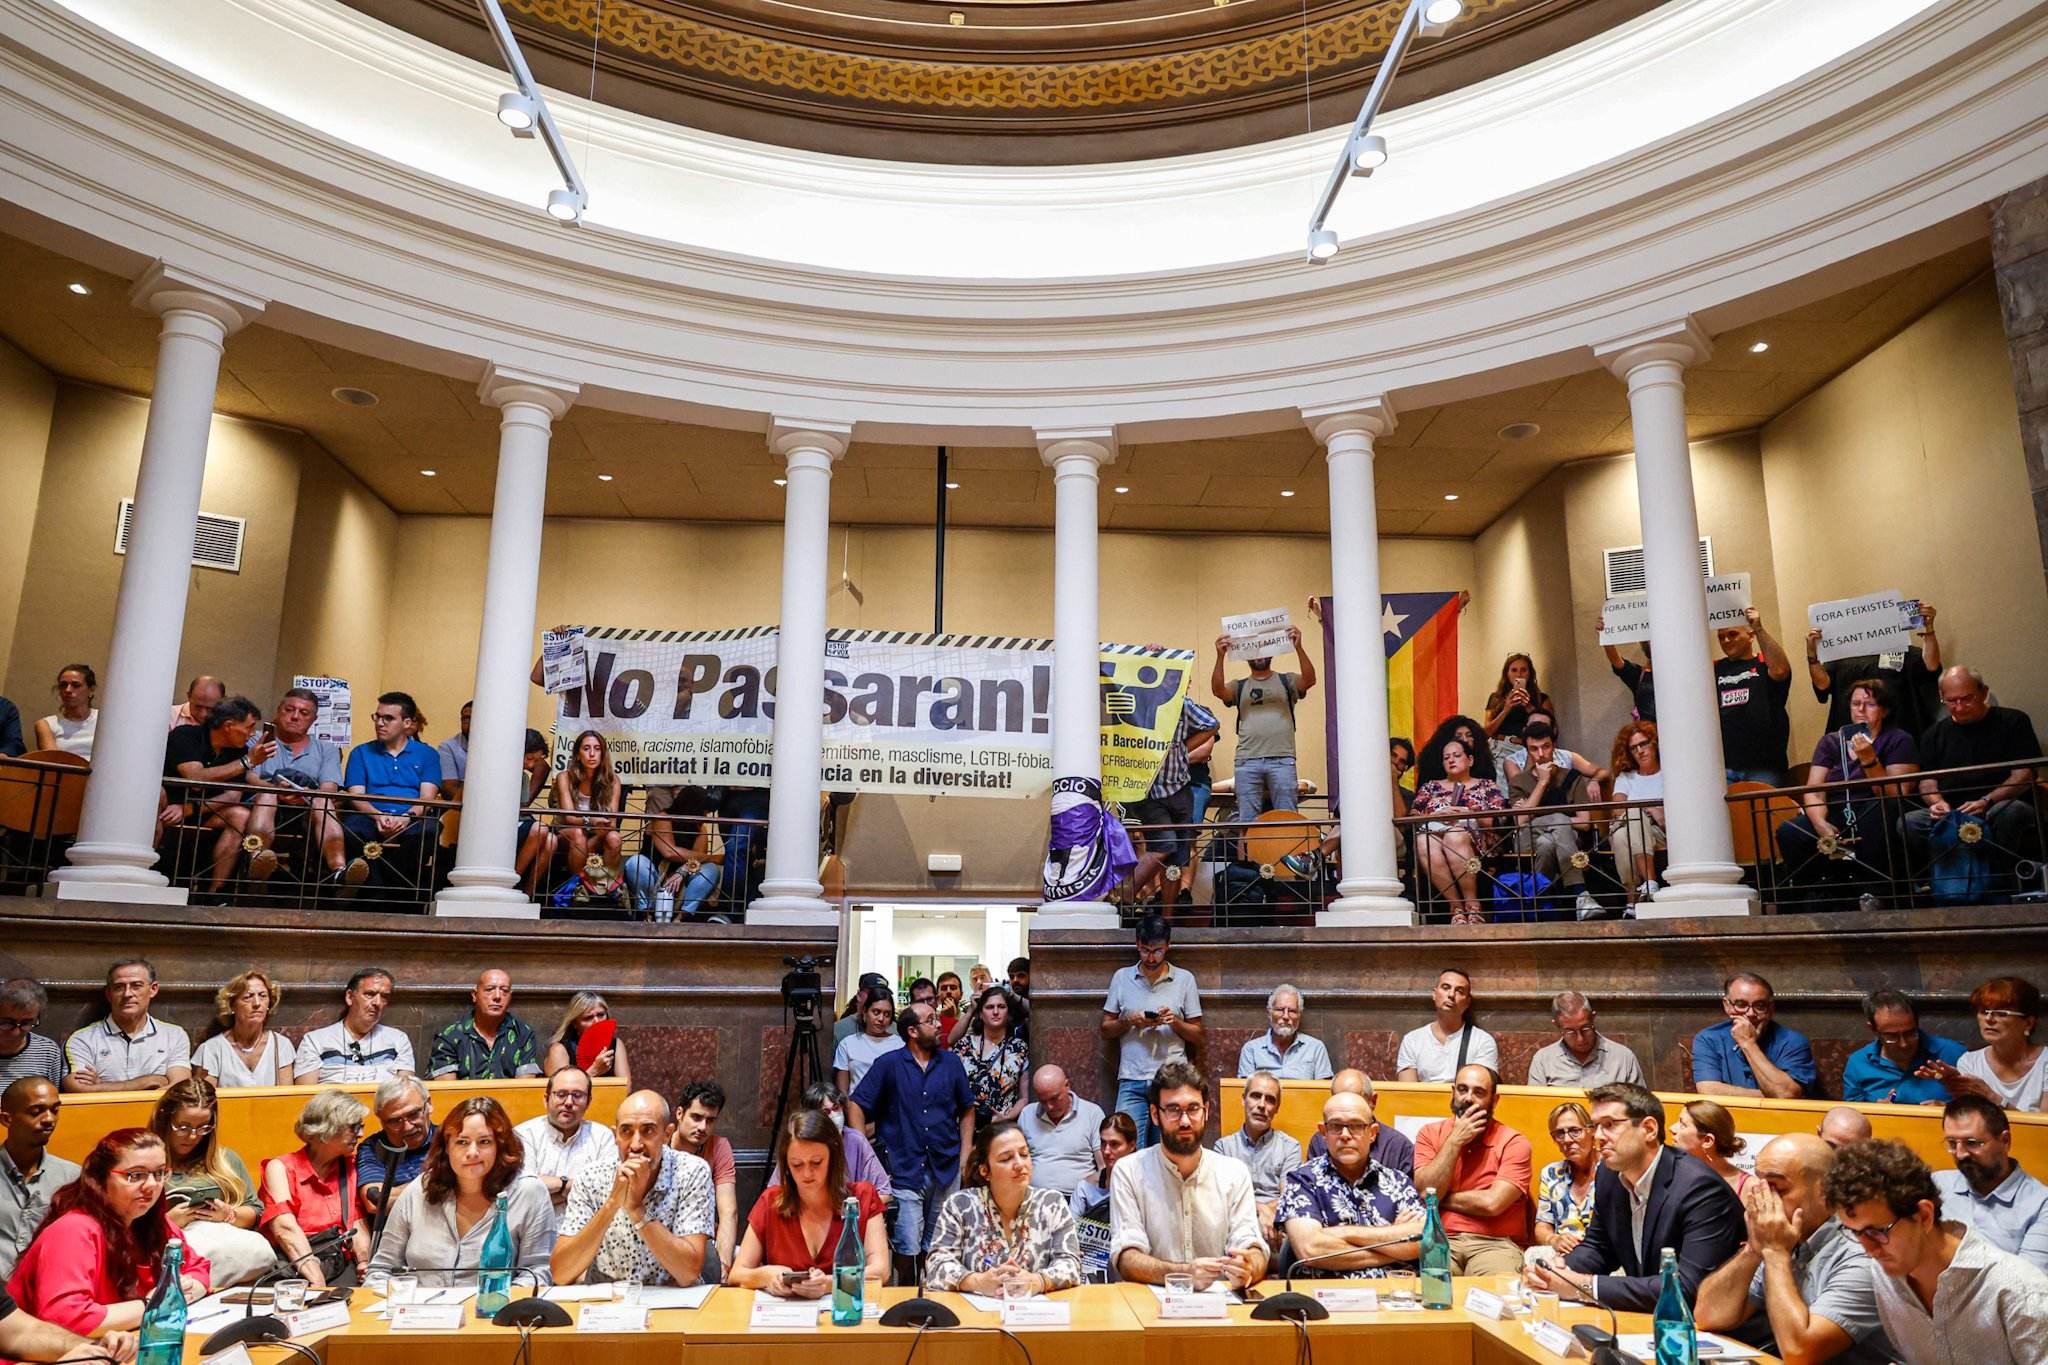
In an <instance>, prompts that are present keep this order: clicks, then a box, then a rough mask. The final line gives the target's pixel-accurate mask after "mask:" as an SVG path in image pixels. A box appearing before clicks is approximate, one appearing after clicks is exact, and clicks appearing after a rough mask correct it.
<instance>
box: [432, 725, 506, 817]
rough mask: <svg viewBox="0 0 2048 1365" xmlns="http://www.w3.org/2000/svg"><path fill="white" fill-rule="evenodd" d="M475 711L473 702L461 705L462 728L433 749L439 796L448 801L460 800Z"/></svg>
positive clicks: (467, 768) (466, 768) (467, 770)
mask: <svg viewBox="0 0 2048 1365" xmlns="http://www.w3.org/2000/svg"><path fill="white" fill-rule="evenodd" d="M475 711H476V703H475V702H474V701H466V702H464V703H462V728H461V729H460V730H457V731H456V732H455V733H454V734H452V735H450V736H448V738H446V739H444V740H442V741H441V742H440V743H439V744H438V745H436V746H435V748H434V757H435V758H436V759H437V760H439V762H440V764H441V795H442V797H444V798H445V799H447V800H449V801H460V800H461V799H462V779H463V777H464V775H465V774H467V773H468V772H469V722H470V719H471V717H472V716H473V715H474V714H475ZM519 804H520V805H522V806H523V805H525V804H526V803H525V802H524V801H522V802H520V803H519Z"/></svg>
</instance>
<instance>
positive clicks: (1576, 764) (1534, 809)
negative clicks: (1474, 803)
mask: <svg viewBox="0 0 2048 1365" xmlns="http://www.w3.org/2000/svg"><path fill="white" fill-rule="evenodd" d="M1523 744H1524V749H1525V753H1526V756H1527V758H1528V763H1527V765H1526V766H1522V767H1511V768H1510V770H1509V773H1508V804H1509V805H1510V806H1511V807H1512V808H1513V809H1514V810H1515V811H1516V812H1517V814H1516V823H1515V847H1516V849H1517V850H1518V851H1520V852H1521V853H1523V854H1526V855H1528V857H1529V859H1530V868H1531V870H1532V871H1534V872H1535V873H1536V874H1537V875H1538V876H1541V877H1544V878H1547V879H1548V880H1549V881H1550V882H1552V883H1554V884H1557V885H1561V886H1562V887H1563V888H1564V889H1565V891H1566V892H1568V893H1570V894H1572V895H1573V897H1574V905H1575V908H1576V910H1577V912H1578V915H1579V918H1580V919H1591V918H1593V917H1594V916H1595V915H1598V914H1599V913H1600V902H1599V901H1598V900H1597V899H1595V897H1594V895H1593V893H1592V892H1591V891H1588V890H1587V889H1586V873H1585V869H1583V868H1581V867H1579V866H1578V865H1577V863H1575V862H1574V861H1573V855H1574V854H1576V853H1577V852H1578V851H1579V848H1580V841H1581V839H1582V838H1583V837H1585V835H1586V834H1587V833H1588V832H1590V831H1591V829H1592V824H1593V817H1592V815H1591V814H1590V813H1589V812H1587V811H1586V810H1584V809H1583V808H1582V809H1579V810H1567V809H1564V808H1565V807H1570V806H1579V807H1583V806H1584V804H1585V803H1586V802H1588V801H1598V800H1599V799H1600V783H1599V782H1598V781H1597V775H1598V773H1599V769H1597V768H1595V767H1594V766H1593V765H1592V764H1591V763H1589V762H1587V761H1586V760H1585V759H1584V758H1582V757H1581V756H1579V755H1578V754H1570V753H1566V752H1565V751H1564V750H1562V749H1559V748H1558V747H1557V732H1556V731H1555V730H1552V729H1551V728H1550V725H1549V723H1548V722H1546V721H1537V722H1535V723H1533V724H1532V725H1530V726H1529V729H1528V732H1527V733H1526V734H1525V735H1524V736H1523ZM1581 768H1583V769H1584V771H1581Z"/></svg>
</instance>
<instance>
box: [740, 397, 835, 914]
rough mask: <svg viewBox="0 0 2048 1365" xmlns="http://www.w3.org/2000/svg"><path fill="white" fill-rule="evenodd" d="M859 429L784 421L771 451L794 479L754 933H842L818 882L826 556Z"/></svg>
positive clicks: (773, 432) (786, 499) (789, 488)
mask: <svg viewBox="0 0 2048 1365" xmlns="http://www.w3.org/2000/svg"><path fill="white" fill-rule="evenodd" d="M852 436H853V428H852V427H851V426H848V425H846V424H845V423H841V422H817V421H797V420H794V419H784V418H779V417H778V418H777V419H775V423H774V425H773V426H772V427H771V428H770V430H769V433H768V444H769V447H770V448H771V449H773V450H774V451H775V453H776V454H778V455H780V456H781V457H782V459H783V463H784V465H785V466H786V468H787V472H788V480H789V481H788V484H787V485H786V486H785V487H784V489H783V504H782V623H781V626H780V634H779V636H778V637H777V639H776V643H775V770H774V775H773V777H772V779H771V781H770V785H769V788H768V873H767V876H766V877H765V878H763V880H762V882H761V897H760V899H759V900H756V901H755V902H754V903H753V904H751V905H749V906H748V907H747V923H749V924H833V923H836V922H837V921H838V917H839V912H838V910H837V909H836V908H835V907H833V906H832V905H830V904H828V903H827V902H826V900H825V897H824V889H825V888H824V887H823V886H822V885H820V884H819V882H818V793H819V792H820V791H821V790H822V787H821V786H820V783H821V780H822V779H821V778H820V776H819V774H820V771H821V769H822V768H823V761H822V758H823V752H824V746H825V599H826V591H825V583H826V568H825V561H826V558H827V556H826V549H827V545H828V541H829V539H830V536H831V523H832V466H833V464H835V463H836V462H837V461H838V460H839V459H840V457H841V456H843V455H845V454H846V446H847V442H848V441H849V440H850V439H851V438H852Z"/></svg>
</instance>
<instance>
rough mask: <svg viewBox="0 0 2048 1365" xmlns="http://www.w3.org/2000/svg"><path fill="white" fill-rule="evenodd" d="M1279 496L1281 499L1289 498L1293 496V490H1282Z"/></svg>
mask: <svg viewBox="0 0 2048 1365" xmlns="http://www.w3.org/2000/svg"><path fill="white" fill-rule="evenodd" d="M1280 496H1281V497H1283V498H1291V497H1293V496H1294V490H1293V489H1292V488H1283V489H1281V490H1280Z"/></svg>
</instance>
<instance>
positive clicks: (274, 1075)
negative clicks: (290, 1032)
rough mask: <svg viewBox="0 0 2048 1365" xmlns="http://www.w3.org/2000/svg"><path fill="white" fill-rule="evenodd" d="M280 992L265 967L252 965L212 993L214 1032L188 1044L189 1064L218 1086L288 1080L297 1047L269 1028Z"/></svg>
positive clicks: (227, 1086)
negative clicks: (197, 1044)
mask: <svg viewBox="0 0 2048 1365" xmlns="http://www.w3.org/2000/svg"><path fill="white" fill-rule="evenodd" d="M283 1001H284V992H283V991H282V990H281V989H279V988H278V986H277V985H276V983H274V982H272V981H271V979H270V974H269V973H268V972H264V971H259V970H257V969H256V968H254V967H252V968H250V969H249V970H248V971H246V972H241V973H239V974H237V975H236V976H235V977H234V978H233V979H231V980H230V981H229V982H228V983H227V984H226V985H225V986H222V987H221V988H220V989H219V990H218V991H215V992H214V996H213V1020H214V1023H216V1024H218V1025H219V1026H220V1032H218V1033H216V1034H214V1035H213V1036H212V1037H211V1038H208V1039H207V1040H206V1041H205V1042H203V1043H201V1044H200V1045H199V1046H198V1047H196V1048H194V1049H192V1069H193V1070H195V1071H204V1072H205V1073H206V1074H207V1075H208V1076H211V1077H212V1078H213V1083H214V1084H215V1085H217V1086H220V1087H222V1088H223V1089H229V1090H233V1089H240V1088H243V1087H246V1086H252V1085H290V1084H292V1083H293V1065H292V1064H293V1060H294V1058H295V1057H296V1056H297V1055H298V1049H297V1048H295V1047H293V1046H292V1040H291V1039H289V1038H287V1037H285V1036H284V1035H283V1034H282V1033H279V1032H277V1031H276V1030H275V1029H273V1028H271V1027H270V1021H271V1020H272V1019H273V1018H275V1017H276V1016H277V1007H278V1006H279V1005H280V1004H281V1003H283Z"/></svg>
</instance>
